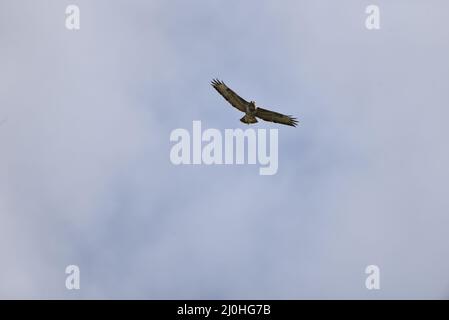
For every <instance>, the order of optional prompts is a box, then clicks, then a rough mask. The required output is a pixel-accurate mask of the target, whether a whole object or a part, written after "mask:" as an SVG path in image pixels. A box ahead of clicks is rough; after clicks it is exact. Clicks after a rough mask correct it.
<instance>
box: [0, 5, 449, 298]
mask: <svg viewBox="0 0 449 320" xmlns="http://www.w3.org/2000/svg"><path fill="white" fill-rule="evenodd" d="M71 4H75V5H77V6H78V7H79V9H80V30H68V29H67V28H66V27H65V19H66V14H65V9H66V7H67V6H68V5H71ZM371 4H375V5H377V6H378V7H379V9H380V29H379V30H368V29H367V28H366V27H365V20H366V18H367V16H368V15H367V14H366V13H365V9H366V7H367V6H369V5H371ZM448 10H449V3H448V2H447V1H443V0H431V1H418V0H413V1H405V0H398V1H394V2H392V1H386V0H377V1H360V0H343V1H338V2H337V1H330V0H322V1H312V0H303V1H298V0H285V1H282V2H280V1H274V0H259V1H253V0H251V1H237V0H227V1H219V0H211V1H199V0H192V1H188V2H186V1H181V0H168V1H161V0H150V1H138V0H132V1H120V0H110V1H106V0H102V1H100V0H95V1H82V0H72V1H65V0H64V1H51V0H39V1H32V0H18V1H12V0H2V1H1V2H0V48H1V50H0V70H1V72H0V150H1V151H0V298H3V299H12V298H25V299H36V298H37V299H48V298H60V299H93V298H96V299H315V298H320V299H352V298H357V299H416V298H422V299H447V298H449V275H448V273H447V270H449V233H448V232H447V230H448V228H447V227H448V224H449V197H448V196H447V190H448V181H449V170H448V169H447V163H449V147H448V144H447V137H448V136H449V126H447V119H448V118H449V109H448V107H447V106H448V103H449V60H448V59H447V57H448V56H449V42H448V41H447V39H448V38H449V25H448V24H449V21H448V20H447V17H446V12H447V11H448ZM213 78H219V79H221V80H223V81H225V82H226V84H228V85H229V86H230V87H231V88H233V89H234V90H235V91H237V92H238V93H239V94H240V95H241V96H242V97H244V98H246V99H247V100H255V101H256V103H257V105H260V106H263V107H266V108H268V109H270V108H271V109H273V110H276V111H279V112H284V113H286V114H292V115H294V116H296V117H297V118H298V120H299V125H298V127H297V128H292V127H287V126H280V125H276V124H272V123H267V122H262V121H260V122H259V123H257V124H256V125H254V126H253V127H251V128H255V129H270V128H276V129H278V134H279V168H278V171H277V173H276V174H275V175H272V176H261V175H259V174H258V166H257V165H256V166H255V165H227V166H220V165H211V166H206V165H196V166H193V165H179V166H175V165H173V164H172V163H171V161H170V157H169V155H170V149H171V147H172V146H173V142H171V141H170V133H171V132H172V131H173V130H174V129H177V128H185V129H187V130H190V131H191V130H192V121H194V120H200V121H201V123H202V126H203V128H217V129H219V130H224V129H226V128H230V129H236V128H243V129H245V128H247V127H246V125H245V124H243V123H241V122H240V121H239V119H240V118H241V117H242V114H241V113H240V112H238V111H237V110H235V109H233V108H232V107H231V106H230V105H228V104H227V103H226V101H225V100H224V99H223V98H222V97H220V96H219V95H218V94H217V92H216V91H215V90H214V89H213V88H212V87H211V86H210V81H211V80H212V79H213ZM68 265H77V266H78V267H79V269H80V289H79V290H68V289H67V288H66V286H65V281H66V278H67V276H68V275H67V274H66V273H65V269H66V267H67V266H68ZM368 265H376V266H378V267H379V270H380V289H379V290H368V289H367V288H366V286H365V280H366V278H367V276H368V275H367V274H366V273H365V268H366V267H367V266H368Z"/></svg>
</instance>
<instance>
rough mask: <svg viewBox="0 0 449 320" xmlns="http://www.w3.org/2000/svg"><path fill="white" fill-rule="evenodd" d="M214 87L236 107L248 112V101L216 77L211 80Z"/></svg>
mask: <svg viewBox="0 0 449 320" xmlns="http://www.w3.org/2000/svg"><path fill="white" fill-rule="evenodd" d="M211 84H212V87H214V88H215V90H217V91H218V93H219V94H221V95H222V96H223V98H225V99H226V101H228V102H229V103H230V104H231V105H232V106H233V107H234V108H237V109H239V110H240V111H242V112H246V106H247V105H248V104H249V102H248V101H246V100H245V99H243V98H242V97H240V96H239V95H238V94H237V93H235V92H234V91H232V90H231V89H230V88H229V87H228V86H227V85H225V84H224V82H223V81H220V80H217V79H214V80H212V82H211Z"/></svg>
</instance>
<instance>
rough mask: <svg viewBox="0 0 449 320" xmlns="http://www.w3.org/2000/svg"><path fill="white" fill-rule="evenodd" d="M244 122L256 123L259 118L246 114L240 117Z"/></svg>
mask: <svg viewBox="0 0 449 320" xmlns="http://www.w3.org/2000/svg"><path fill="white" fill-rule="evenodd" d="M240 121H242V122H243V123H246V124H250V123H256V122H257V119H256V117H254V116H249V115H247V114H246V115H245V116H244V117H243V118H242V119H240Z"/></svg>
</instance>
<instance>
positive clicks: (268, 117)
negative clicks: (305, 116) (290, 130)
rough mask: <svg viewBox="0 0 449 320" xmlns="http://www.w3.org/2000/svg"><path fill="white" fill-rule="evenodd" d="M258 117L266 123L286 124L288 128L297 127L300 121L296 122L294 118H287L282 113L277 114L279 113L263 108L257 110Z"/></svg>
mask: <svg viewBox="0 0 449 320" xmlns="http://www.w3.org/2000/svg"><path fill="white" fill-rule="evenodd" d="M256 117H257V118H260V119H262V120H265V121H270V122H275V123H280V124H285V125H287V126H292V127H296V125H297V124H298V121H297V120H296V118H293V117H292V116H286V115H283V114H281V113H277V112H274V111H270V110H266V109H262V108H257V109H256Z"/></svg>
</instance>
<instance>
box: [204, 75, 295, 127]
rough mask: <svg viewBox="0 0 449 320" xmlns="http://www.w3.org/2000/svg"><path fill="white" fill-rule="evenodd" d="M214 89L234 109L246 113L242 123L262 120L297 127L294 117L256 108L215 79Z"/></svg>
mask: <svg viewBox="0 0 449 320" xmlns="http://www.w3.org/2000/svg"><path fill="white" fill-rule="evenodd" d="M211 84H212V87H214V88H215V90H217V91H218V93H219V94H221V95H222V96H223V98H225V99H226V101H228V102H229V103H230V104H231V105H232V106H233V107H234V108H236V109H238V110H240V111H242V112H244V113H245V116H244V117H243V118H242V119H240V121H241V122H243V123H246V124H250V123H256V122H257V119H256V118H259V119H262V120H265V121H270V122H275V123H280V124H285V125H287V126H292V127H296V125H297V123H298V121H297V120H296V118H294V117H292V116H287V115H284V114H281V113H278V112H274V111H270V110H266V109H262V108H260V107H257V106H256V103H255V102H254V101H251V102H248V101H246V100H245V99H243V98H242V97H240V96H239V95H238V94H237V93H235V92H234V91H232V90H231V89H230V88H229V87H228V86H227V85H225V84H224V82H223V81H220V80H217V79H213V80H212V82H211Z"/></svg>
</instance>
